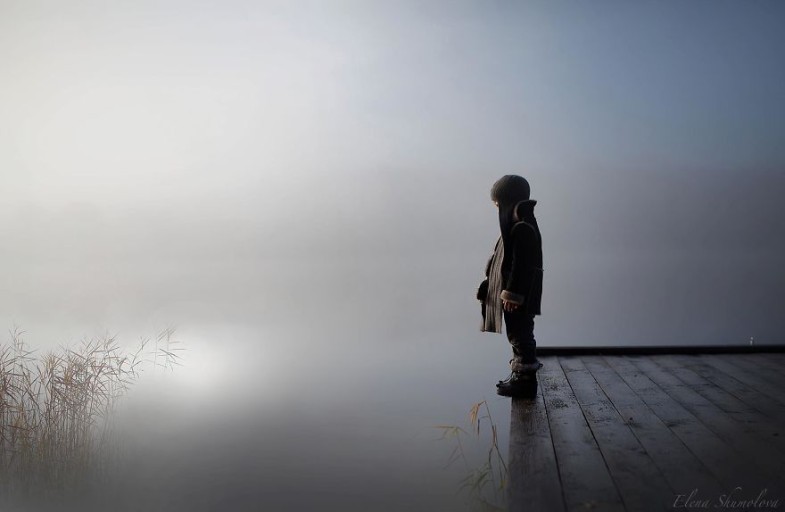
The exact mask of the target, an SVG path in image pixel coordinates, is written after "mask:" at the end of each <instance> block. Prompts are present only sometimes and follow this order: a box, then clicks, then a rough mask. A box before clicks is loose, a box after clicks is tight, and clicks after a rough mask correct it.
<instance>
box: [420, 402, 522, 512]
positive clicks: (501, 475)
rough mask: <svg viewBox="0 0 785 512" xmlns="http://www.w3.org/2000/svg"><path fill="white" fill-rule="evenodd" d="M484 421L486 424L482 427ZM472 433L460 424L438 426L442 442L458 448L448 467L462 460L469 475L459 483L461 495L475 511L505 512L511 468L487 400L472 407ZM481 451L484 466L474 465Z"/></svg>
mask: <svg viewBox="0 0 785 512" xmlns="http://www.w3.org/2000/svg"><path fill="white" fill-rule="evenodd" d="M483 420H484V422H485V423H487V427H486V428H485V429H483V428H482V424H483ZM468 423H469V430H470V431H471V432H468V431H467V430H466V429H464V428H462V427H461V426H459V425H435V426H434V428H437V429H439V430H441V432H442V435H441V437H440V438H439V440H453V441H454V442H455V447H454V448H453V450H452V452H451V453H450V456H449V459H448V461H447V464H446V466H445V469H446V468H447V467H450V466H451V465H452V464H454V463H456V462H457V461H461V462H462V463H463V466H464V468H465V471H466V476H465V477H464V478H463V479H462V480H461V481H460V489H459V491H458V492H460V493H465V494H466V497H467V499H468V506H469V507H470V510H472V511H478V512H502V511H504V510H507V483H508V468H507V463H506V462H505V461H504V456H503V455H502V452H501V450H500V448H499V443H498V434H497V432H498V429H497V426H496V423H494V421H493V417H492V416H491V409H490V407H489V406H488V402H487V400H482V401H480V402H477V403H475V404H473V405H472V407H471V408H470V410H469V418H468ZM478 450H479V451H480V454H481V456H482V460H483V462H482V464H480V465H479V466H475V465H474V463H475V462H474V461H476V458H477V454H476V453H475V452H477V451H478Z"/></svg>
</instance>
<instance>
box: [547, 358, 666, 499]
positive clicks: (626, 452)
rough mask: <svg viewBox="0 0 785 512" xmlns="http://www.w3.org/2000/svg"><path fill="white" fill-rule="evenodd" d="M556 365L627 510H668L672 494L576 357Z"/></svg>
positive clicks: (654, 466) (645, 452)
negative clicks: (569, 389) (575, 400)
mask: <svg viewBox="0 0 785 512" xmlns="http://www.w3.org/2000/svg"><path fill="white" fill-rule="evenodd" d="M559 362H560V364H561V366H562V368H563V370H564V373H565V375H566V377H567V380H568V381H569V383H570V386H571V387H572V389H573V391H574V393H575V397H576V399H577V400H578V403H579V404H580V406H581V409H582V410H583V412H584V414H585V416H586V420H587V422H588V424H589V425H590V427H591V429H592V433H593V434H594V438H595V439H596V441H597V445H598V446H599V448H600V450H601V452H602V454H603V457H604V458H605V461H606V463H607V465H608V470H609V472H610V474H611V476H612V477H613V480H614V482H615V483H616V486H617V488H618V489H619V494H620V495H621V498H622V500H623V502H624V505H625V507H626V508H627V509H628V510H636V511H649V510H669V509H670V508H671V505H672V503H673V499H674V493H673V490H672V489H671V488H670V487H669V486H668V483H667V481H666V480H665V478H664V477H663V475H662V473H660V470H659V469H658V468H657V466H656V465H655V464H654V462H653V461H652V459H651V457H650V456H649V454H648V452H647V451H646V450H645V449H644V448H643V447H642V446H641V444H640V443H639V442H638V439H637V438H636V437H635V435H633V433H632V431H631V430H630V428H629V427H628V426H627V425H626V424H625V423H624V419H623V418H622V417H621V415H620V414H619V412H618V411H617V410H616V408H615V407H614V406H613V403H612V402H611V401H610V400H609V399H608V397H607V396H606V395H605V393H604V392H603V391H602V389H601V388H600V386H599V384H598V383H597V381H596V380H595V379H594V377H593V376H592V374H591V373H590V372H589V371H588V370H587V369H586V368H585V366H584V365H583V362H582V361H581V360H580V359H579V358H578V357H574V356H573V357H560V358H559Z"/></svg>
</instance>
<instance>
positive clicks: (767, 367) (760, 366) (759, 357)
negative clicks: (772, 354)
mask: <svg viewBox="0 0 785 512" xmlns="http://www.w3.org/2000/svg"><path fill="white" fill-rule="evenodd" d="M767 355H768V354H738V356H739V357H738V360H739V363H740V364H741V366H742V367H743V368H745V369H747V370H749V371H754V372H755V373H756V374H757V375H759V376H760V377H763V378H764V379H767V380H768V381H769V382H772V383H773V384H775V385H777V386H779V387H780V389H782V388H785V372H784V371H783V370H785V368H783V367H777V365H772V364H771V362H770V361H769V360H768V358H767V357H766V356H767ZM734 359H737V358H736V357H734Z"/></svg>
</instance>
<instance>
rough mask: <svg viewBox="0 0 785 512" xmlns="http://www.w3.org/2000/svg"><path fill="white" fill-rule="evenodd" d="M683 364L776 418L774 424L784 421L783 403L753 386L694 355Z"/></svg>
mask: <svg viewBox="0 0 785 512" xmlns="http://www.w3.org/2000/svg"><path fill="white" fill-rule="evenodd" d="M685 364H687V365H688V366H689V368H690V369H692V370H693V371H694V372H695V373H697V374H698V375H700V376H701V377H703V378H704V379H706V380H707V381H709V382H711V383H713V384H715V385H716V386H718V387H720V388H722V389H724V390H726V391H727V392H728V393H731V394H732V395H734V396H735V397H737V398H738V399H739V400H741V401H742V402H744V403H746V404H749V405H750V406H751V407H753V408H755V409H756V410H758V411H760V412H761V413H762V414H763V415H765V416H767V417H769V418H772V419H774V420H776V421H777V422H778V423H775V424H776V425H782V424H783V423H785V405H783V404H781V403H780V402H777V401H776V400H771V399H770V398H768V397H767V396H766V395H763V394H761V393H760V392H759V391H758V390H757V389H755V388H754V387H752V386H749V385H747V384H745V383H744V382H741V381H739V380H738V379H736V378H735V377H733V376H731V375H729V374H727V373H725V372H723V371H721V370H719V369H717V368H716V367H715V366H712V365H710V364H709V363H708V362H706V360H705V359H703V358H700V357H695V358H692V359H689V360H688V362H687V363H685Z"/></svg>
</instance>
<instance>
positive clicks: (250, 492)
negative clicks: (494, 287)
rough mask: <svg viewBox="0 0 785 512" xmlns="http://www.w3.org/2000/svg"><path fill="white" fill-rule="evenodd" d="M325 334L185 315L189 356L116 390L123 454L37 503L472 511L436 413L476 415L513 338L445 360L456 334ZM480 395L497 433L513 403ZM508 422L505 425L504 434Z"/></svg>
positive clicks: (448, 419) (117, 436)
mask: <svg viewBox="0 0 785 512" xmlns="http://www.w3.org/2000/svg"><path fill="white" fill-rule="evenodd" d="M298 331H299V332H298ZM316 333H317V330H316V329H313V328H311V329H291V328H290V329H288V332H287V329H279V330H276V329H274V328H268V327H265V328H262V327H260V326H255V325H245V326H242V325H233V326H231V327H230V326H226V325H201V326H199V325H196V326H186V327H182V328H179V329H178V340H182V341H183V346H184V348H185V349H186V350H185V351H184V352H183V353H182V359H181V362H182V366H178V367H176V368H174V371H172V372H160V371H159V372H152V371H150V372H145V373H143V374H141V375H140V378H138V379H136V380H134V381H133V382H132V385H131V386H130V388H129V389H128V390H127V394H125V395H123V396H122V397H118V399H117V400H115V401H114V405H113V407H112V408H113V409H114V416H113V417H114V418H115V421H114V424H113V425H114V430H113V433H114V437H113V440H114V442H115V444H114V445H113V446H114V447H115V451H114V452H113V453H112V454H113V456H114V459H111V460H112V461H113V462H114V463H115V464H114V465H113V466H109V465H108V464H107V463H103V462H102V463H101V464H100V465H98V466H97V468H98V469H99V472H102V473H101V475H102V478H101V479H97V478H93V476H91V477H90V481H89V482H87V483H86V485H85V486H81V487H78V488H77V487H71V488H70V489H68V491H69V492H67V493H66V496H65V497H62V496H61V497H60V498H59V501H58V503H57V505H56V506H55V504H54V500H53V499H49V498H47V497H46V496H45V495H44V494H40V493H37V494H36V495H35V496H33V498H35V499H36V500H37V501H36V502H35V504H34V508H31V509H32V510H46V509H47V506H46V505H47V504H49V503H50V502H51V505H52V507H51V508H52V509H56V510H67V509H68V506H69V504H70V507H71V508H72V509H73V510H107V507H110V508H111V509H112V510H142V509H145V510H167V511H169V510H173V511H177V510H197V511H198V510H215V509H218V508H226V509H227V510H259V509H260V508H261V509H271V510H281V511H286V510H341V511H347V510H349V511H351V510H380V511H384V510H390V511H392V510H423V511H425V510H429V511H432V510H466V509H467V505H466V496H465V494H461V493H459V483H460V481H461V479H462V478H465V477H466V474H467V473H466V467H465V466H464V467H461V466H459V465H457V464H452V465H450V466H449V467H447V468H445V467H444V466H445V460H447V459H448V458H449V455H450V451H451V449H452V447H449V446H447V445H446V444H445V443H444V442H443V441H439V433H438V432H437V431H436V430H434V428H433V426H434V425H437V424H443V423H456V422H458V421H459V420H460V419H461V418H464V417H465V415H466V397H467V396H472V395H474V396H476V395H477V394H478V391H482V390H483V389H485V390H487V392H488V394H489V395H491V396H493V394H492V389H493V382H494V379H493V377H495V374H494V372H495V371H497V370H498V369H499V368H500V367H503V366H504V364H503V363H501V364H499V362H500V361H505V359H504V358H503V356H502V357H499V355H500V354H503V353H504V352H505V351H506V348H507V347H505V346H504V345H503V344H501V343H500V344H499V346H498V349H499V350H498V351H494V350H493V349H491V348H490V346H485V347H483V346H478V345H477V344H476V342H474V340H471V339H467V340H466V344H465V346H463V347H462V348H461V350H465V352H466V353H467V355H469V356H471V355H474V356H476V357H469V358H468V359H470V360H471V361H472V363H471V364H466V365H458V364H453V365H452V366H449V367H441V368H440V367H439V366H438V365H436V364H434V363H435V362H436V361H439V360H441V359H443V357H444V354H445V353H448V352H449V350H455V345H454V344H455V342H454V341H453V342H452V343H453V344H452V345H447V344H445V343H442V342H441V341H440V340H433V339H429V338H428V337H421V338H418V337H416V336H411V337H408V338H406V337H401V338H398V339H395V338H387V339H378V338H377V339H375V340H373V341H372V342H368V341H367V340H369V339H373V338H371V337H370V336H369V335H370V333H369V332H365V331H360V332H357V333H356V334H355V337H354V338H353V337H352V336H348V335H347V336H342V337H341V339H340V340H338V339H337V338H336V337H335V333H331V332H329V331H323V332H320V333H319V336H318V337H316V336H314V335H315V334H316ZM500 339H501V338H500ZM317 340H319V341H320V342H321V343H320V344H317V343H316V341H317ZM394 341H397V343H394ZM380 345H383V346H385V347H386V348H385V350H384V351H382V350H381V348H380ZM121 351H122V352H123V353H128V352H129V351H128V350H126V349H125V348H122V350H121ZM380 353H383V354H384V357H379V354H380ZM153 362H155V361H154V358H153ZM159 362H160V361H159ZM490 368H493V370H490V371H489V369H490ZM66 373H67V372H66ZM63 378H65V377H63ZM83 380H84V379H83ZM481 403H483V404H484V405H483V408H482V409H480V408H478V409H476V410H475V415H476V416H477V417H476V418H475V420H476V421H477V422H478V425H480V424H481V425H482V426H481V430H480V431H479V432H478V434H482V435H490V434H491V430H490V422H491V421H493V423H494V424H499V425H501V424H504V417H505V415H506V414H509V406H508V405H507V401H506V400H504V399H500V398H498V397H495V396H494V398H493V399H489V400H488V401H486V402H481ZM505 407H506V408H507V410H506V411H505ZM499 408H501V410H500V411H499V410H497V409H499ZM491 412H493V416H492V420H491ZM486 421H487V422H488V423H484V422H486ZM494 429H495V427H494ZM466 430H467V431H469V430H468V429H466ZM506 435H507V434H506V432H495V430H494V436H496V442H497V443H498V445H497V446H502V447H503V446H506V444H505V441H504V439H505V438H506ZM478 440H479V439H478ZM479 448H480V446H479V445H478V449H479ZM465 455H466V461H467V462H470V461H472V460H479V461H480V464H482V463H483V459H482V457H481V458H479V459H472V458H471V457H473V455H472V454H471V453H470V452H469V451H468V449H467V451H466V452H465ZM487 455H488V453H487V451H486V452H485V456H486V457H487ZM500 455H501V453H499V456H500ZM41 460H45V458H42V459H41ZM49 467H54V466H53V465H50V466H49ZM498 474H499V473H498V468H496V467H494V475H498ZM494 477H495V478H497V477H496V476H494ZM497 484H498V481H497ZM488 489H490V487H489V488H488ZM118 503H121V504H122V505H118ZM123 507H125V508H123ZM20 510H24V508H20Z"/></svg>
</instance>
